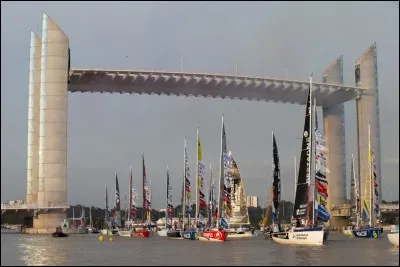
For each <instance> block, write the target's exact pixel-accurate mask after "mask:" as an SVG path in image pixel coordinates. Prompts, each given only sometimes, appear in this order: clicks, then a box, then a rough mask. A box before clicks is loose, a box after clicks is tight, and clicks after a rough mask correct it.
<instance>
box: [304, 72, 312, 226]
mask: <svg viewBox="0 0 400 267" xmlns="http://www.w3.org/2000/svg"><path fill="white" fill-rule="evenodd" d="M312 96H313V94H312V74H311V75H310V105H311V107H310V112H309V116H310V117H309V121H310V122H309V124H310V128H309V131H308V132H309V134H310V140H309V146H308V147H309V148H308V150H309V161H308V163H309V164H308V177H307V185H308V190H307V192H308V199H307V220H306V223H309V222H310V193H311V170H312V162H313V149H312V147H313V139H314V138H313V132H314V126H313V116H312V114H313V112H312V111H313V102H314V101H313V98H312ZM313 206H314V203H313ZM313 210H314V209H313ZM312 216H313V219H314V211H313V212H312Z"/></svg>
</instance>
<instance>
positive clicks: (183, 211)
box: [182, 137, 186, 230]
mask: <svg viewBox="0 0 400 267" xmlns="http://www.w3.org/2000/svg"><path fill="white" fill-rule="evenodd" d="M185 217H186V137H185V144H184V148H183V205H182V221H183V229H185ZM183 229H182V230H183Z"/></svg>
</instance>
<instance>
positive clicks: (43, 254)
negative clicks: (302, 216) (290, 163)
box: [1, 232, 399, 266]
mask: <svg viewBox="0 0 400 267" xmlns="http://www.w3.org/2000/svg"><path fill="white" fill-rule="evenodd" d="M1 265H2V266H4V265H104V266H105V265H109V266H111V265H203V266H206V265H336V266H339V265H376V266H379V265H381V266H382V265H397V266H398V265H399V249H398V248H395V247H393V246H392V244H390V243H389V241H388V239H387V236H386V234H384V235H383V236H382V237H381V238H380V239H356V238H349V237H347V236H345V235H343V234H340V233H334V232H331V233H330V236H329V240H328V241H327V242H326V244H325V245H324V246H321V247H303V246H284V245H278V244H276V243H274V241H272V240H265V239H264V237H263V236H262V235H259V236H257V237H254V238H252V239H248V240H237V241H227V242H224V243H213V242H210V243H208V242H200V241H190V240H168V239H167V238H166V237H159V236H151V237H150V238H148V239H137V238H127V237H119V236H118V237H115V239H114V241H112V242H110V241H109V240H107V239H105V240H104V241H103V242H100V241H99V240H98V235H70V236H69V237H67V238H53V237H51V236H47V235H20V234H2V235H1Z"/></svg>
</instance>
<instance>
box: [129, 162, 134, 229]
mask: <svg viewBox="0 0 400 267" xmlns="http://www.w3.org/2000/svg"><path fill="white" fill-rule="evenodd" d="M129 169H130V175H131V177H130V179H129V209H128V221H130V220H131V209H132V190H133V184H132V183H133V181H132V180H133V178H132V165H129Z"/></svg>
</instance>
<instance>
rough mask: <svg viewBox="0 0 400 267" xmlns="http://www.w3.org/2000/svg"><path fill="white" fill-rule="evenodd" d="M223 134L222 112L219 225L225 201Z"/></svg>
mask: <svg viewBox="0 0 400 267" xmlns="http://www.w3.org/2000/svg"><path fill="white" fill-rule="evenodd" d="M223 134H224V114H222V124H221V153H220V158H219V180H218V188H219V192H218V215H217V226H218V219H219V218H222V217H223V206H224V205H223V201H224V198H223V196H222V194H223V193H224V190H223V185H224V183H223V181H224V180H223V179H224V166H223V164H224V161H223V159H222V157H223Z"/></svg>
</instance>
